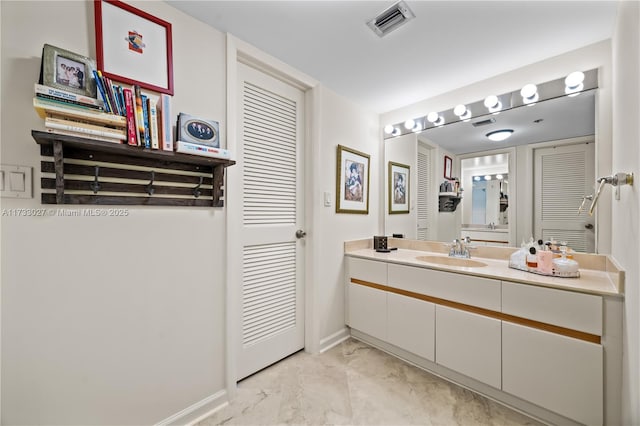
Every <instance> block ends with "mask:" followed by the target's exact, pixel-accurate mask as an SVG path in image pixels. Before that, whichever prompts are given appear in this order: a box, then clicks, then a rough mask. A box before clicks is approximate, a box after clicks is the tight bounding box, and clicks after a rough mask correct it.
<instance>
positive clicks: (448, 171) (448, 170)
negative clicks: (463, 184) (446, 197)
mask: <svg viewBox="0 0 640 426" xmlns="http://www.w3.org/2000/svg"><path fill="white" fill-rule="evenodd" d="M452 170H453V160H451V157H449V156H447V155H445V156H444V178H445V179H453V177H452V174H453V173H452Z"/></svg>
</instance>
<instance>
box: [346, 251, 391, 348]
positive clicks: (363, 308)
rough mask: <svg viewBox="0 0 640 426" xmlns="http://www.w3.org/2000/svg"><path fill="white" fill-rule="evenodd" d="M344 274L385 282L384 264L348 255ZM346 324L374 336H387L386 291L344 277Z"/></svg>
mask: <svg viewBox="0 0 640 426" xmlns="http://www.w3.org/2000/svg"><path fill="white" fill-rule="evenodd" d="M346 267H347V277H353V278H355V279H356V280H358V281H359V282H363V283H366V284H369V285H380V286H384V285H386V283H387V264H386V263H384V262H376V261H372V260H365V259H348V261H347V262H346ZM347 324H348V325H349V327H352V328H355V329H357V330H360V331H362V332H364V333H367V334H369V335H371V336H373V337H375V338H377V339H381V340H386V338H387V292H386V291H384V290H380V289H377V288H372V287H370V286H366V285H361V284H355V283H352V282H351V280H350V279H349V280H347Z"/></svg>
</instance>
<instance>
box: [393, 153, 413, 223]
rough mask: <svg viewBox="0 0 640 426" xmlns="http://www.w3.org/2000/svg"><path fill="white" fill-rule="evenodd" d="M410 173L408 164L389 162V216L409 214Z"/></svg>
mask: <svg viewBox="0 0 640 426" xmlns="http://www.w3.org/2000/svg"><path fill="white" fill-rule="evenodd" d="M409 172H410V167H409V166H407V165H406V164H400V163H394V162H393V161H389V173H388V174H389V186H388V187H389V214H397V213H409V183H410V180H409V177H410V176H409Z"/></svg>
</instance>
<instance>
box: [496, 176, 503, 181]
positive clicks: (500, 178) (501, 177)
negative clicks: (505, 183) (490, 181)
mask: <svg viewBox="0 0 640 426" xmlns="http://www.w3.org/2000/svg"><path fill="white" fill-rule="evenodd" d="M503 178H504V176H502V175H496V179H498V180H502V179H503Z"/></svg>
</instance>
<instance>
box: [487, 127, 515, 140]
mask: <svg viewBox="0 0 640 426" xmlns="http://www.w3.org/2000/svg"><path fill="white" fill-rule="evenodd" d="M512 134H513V130H512V129H501V130H494V131H493V132H489V133H487V134H486V136H487V137H488V138H489V139H490V140H492V141H494V142H500V141H503V140H505V139H507V138H508V137H509V136H511V135H512Z"/></svg>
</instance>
